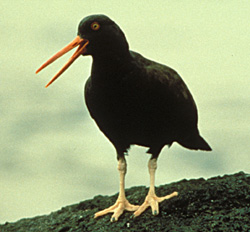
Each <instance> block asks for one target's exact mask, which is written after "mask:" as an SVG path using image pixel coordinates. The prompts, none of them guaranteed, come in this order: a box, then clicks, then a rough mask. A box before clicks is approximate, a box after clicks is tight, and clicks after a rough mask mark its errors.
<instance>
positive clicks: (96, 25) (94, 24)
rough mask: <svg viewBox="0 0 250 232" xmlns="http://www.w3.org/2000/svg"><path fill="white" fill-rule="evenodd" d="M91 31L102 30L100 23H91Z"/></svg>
mask: <svg viewBox="0 0 250 232" xmlns="http://www.w3.org/2000/svg"><path fill="white" fill-rule="evenodd" d="M91 29H92V30H94V31H98V30H99V29H100V24H99V23H98V22H93V23H91Z"/></svg>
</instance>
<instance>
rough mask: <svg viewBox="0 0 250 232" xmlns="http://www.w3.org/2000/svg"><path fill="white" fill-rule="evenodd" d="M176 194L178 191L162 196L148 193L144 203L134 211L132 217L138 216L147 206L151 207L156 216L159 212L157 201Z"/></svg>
mask: <svg viewBox="0 0 250 232" xmlns="http://www.w3.org/2000/svg"><path fill="white" fill-rule="evenodd" d="M176 196H178V192H173V193H171V194H169V195H166V196H164V197H157V196H156V195H155V193H153V194H150V193H149V194H148V195H147V196H146V198H145V201H144V203H143V204H142V205H141V206H140V207H139V209H138V210H136V211H135V212H134V214H133V217H138V216H139V215H141V214H142V213H143V212H144V211H145V210H146V209H147V208H148V207H149V206H150V207H151V209H152V214H153V215H154V216H156V215H158V214H159V203H160V202H162V201H164V200H167V199H170V198H172V197H176Z"/></svg>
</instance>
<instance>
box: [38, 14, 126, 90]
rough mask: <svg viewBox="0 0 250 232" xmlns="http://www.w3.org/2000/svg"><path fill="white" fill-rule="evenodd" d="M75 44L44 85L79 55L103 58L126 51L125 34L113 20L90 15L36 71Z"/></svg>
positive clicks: (51, 81)
mask: <svg viewBox="0 0 250 232" xmlns="http://www.w3.org/2000/svg"><path fill="white" fill-rule="evenodd" d="M77 46H78V48H77V50H76V51H75V53H74V54H73V55H72V57H71V58H70V59H69V60H68V62H67V63H66V64H65V65H64V66H63V67H62V69H61V70H60V71H59V72H58V73H57V74H56V75H55V76H54V77H53V78H52V79H51V80H50V82H49V83H48V84H47V85H46V87H48V86H49V85H50V84H51V83H53V82H54V81H55V80H56V79H57V78H58V77H59V76H60V75H61V74H62V73H63V72H64V71H65V70H66V69H67V68H68V67H69V66H70V65H71V64H72V63H73V62H74V61H75V60H76V59H77V58H78V57H79V56H80V55H91V56H93V57H103V58H104V59H105V57H107V56H118V55H122V54H123V52H127V51H128V43H127V41H126V38H125V35H124V33H123V32H122V30H121V29H120V28H119V27H118V25H117V24H116V23H115V22H114V21H112V20H111V19H110V18H108V17H107V16H105V15H91V16H87V17H85V18H84V19H82V20H81V22H80V23H79V26H78V34H77V37H76V38H75V39H74V40H73V41H72V42H71V43H69V44H68V45H67V46H66V47H64V48H63V49H61V50H60V51H59V52H57V53H56V54H55V55H54V56H52V57H51V58H50V59H49V60H47V61H46V62H45V63H44V64H43V65H42V66H41V67H40V68H39V69H37V71H36V73H38V72H40V71H41V70H42V69H44V68H45V67H47V66H48V65H49V64H51V63H52V62H54V61H55V60H56V59H58V58H59V57H61V56H62V55H64V54H65V53H67V52H68V51H70V50H71V49H73V48H75V47H77Z"/></svg>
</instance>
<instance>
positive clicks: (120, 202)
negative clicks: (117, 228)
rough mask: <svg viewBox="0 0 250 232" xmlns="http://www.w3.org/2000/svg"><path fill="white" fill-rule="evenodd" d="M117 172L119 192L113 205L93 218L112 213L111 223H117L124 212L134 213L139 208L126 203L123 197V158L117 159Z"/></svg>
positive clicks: (124, 164) (124, 169) (125, 169)
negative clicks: (118, 175) (118, 174)
mask: <svg viewBox="0 0 250 232" xmlns="http://www.w3.org/2000/svg"><path fill="white" fill-rule="evenodd" d="M118 171H119V173H120V192H119V195H118V198H117V200H116V202H115V204H114V205H112V206H110V207H109V208H107V209H104V210H102V211H99V212H97V213H96V214H95V218H97V217H100V216H103V215H105V214H107V213H113V215H112V217H111V222H114V221H117V220H118V218H119V217H120V215H121V214H122V213H123V211H124V210H127V211H135V210H137V209H138V208H139V205H132V204H130V203H129V202H128V200H127V199H126V196H125V174H126V171H127V164H126V160H125V158H124V157H123V158H119V160H118Z"/></svg>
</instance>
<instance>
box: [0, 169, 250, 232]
mask: <svg viewBox="0 0 250 232" xmlns="http://www.w3.org/2000/svg"><path fill="white" fill-rule="evenodd" d="M147 190H148V188H146V187H133V188H131V189H128V190H126V194H127V198H128V200H129V201H130V202H131V203H133V204H141V203H142V202H143V200H144V198H145V196H146V194H147ZM173 191H178V192H179V196H178V197H175V198H172V199H170V200H168V201H164V202H162V203H161V204H160V214H159V215H158V216H153V215H152V214H151V210H150V209H148V210H147V211H146V212H145V213H144V214H142V215H141V216H139V217H138V218H135V219H132V218H131V215H132V213H131V212H125V213H124V214H123V215H122V216H121V217H120V219H119V221H118V222H114V223H111V222H110V217H111V214H109V215H106V216H103V217H101V218H98V219H94V218H93V215H94V213H95V212H97V211H98V210H101V209H104V208H106V207H108V206H110V205H111V204H113V203H114V202H115V200H116V197H117V194H116V195H114V196H96V197H94V198H93V199H91V200H86V201H84V202H81V203H79V204H75V205H71V206H67V207H64V208H62V209H61V210H59V211H57V212H53V213H51V214H49V215H45V216H38V217H34V218H30V219H21V220H19V221H17V222H15V223H8V222H7V223H5V224H4V225H0V231H1V232H5V231H8V232H10V231H13V232H29V231H36V232H37V231H39V232H40V231H41V232H46V231H57V232H70V231H79V232H80V231H202V232H203V231H250V175H249V174H245V173H243V172H240V173H236V174H234V175H225V176H223V177H214V178H211V179H208V180H204V179H202V178H201V179H197V180H188V181H187V180H182V181H179V182H176V183H171V184H167V185H163V186H160V187H158V188H156V193H157V194H158V195H159V196H163V195H166V194H169V193H172V192H173Z"/></svg>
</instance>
